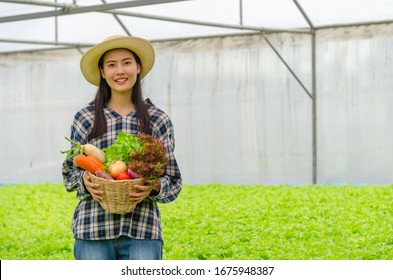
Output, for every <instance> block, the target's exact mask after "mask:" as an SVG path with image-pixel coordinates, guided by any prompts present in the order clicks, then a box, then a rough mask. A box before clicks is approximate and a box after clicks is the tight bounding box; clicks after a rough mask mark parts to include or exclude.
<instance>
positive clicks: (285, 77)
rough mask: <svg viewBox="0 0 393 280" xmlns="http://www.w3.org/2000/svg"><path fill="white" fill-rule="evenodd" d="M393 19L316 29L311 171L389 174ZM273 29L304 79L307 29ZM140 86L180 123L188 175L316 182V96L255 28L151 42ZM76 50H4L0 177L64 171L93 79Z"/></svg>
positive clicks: (364, 178) (30, 178)
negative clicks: (151, 55) (148, 67)
mask: <svg viewBox="0 0 393 280" xmlns="http://www.w3.org/2000/svg"><path fill="white" fill-rule="evenodd" d="M392 27H393V25H374V26H367V27H352V28H340V29H328V30H323V31H319V32H318V33H317V110H318V115H317V127H318V129H317V133H318V154H317V155H318V169H317V182H318V183H319V184H327V183H352V184H363V183H370V184H374V183H375V184H387V183H390V182H391V181H392V179H393V172H392V158H393V144H392V141H391V139H392V136H393V119H392V118H393V116H392V114H391V112H392V110H391V107H392V105H391V104H393V103H392V102H393V92H392V88H393V84H392V83H393V79H392V78H393V77H392V75H393V74H392V67H393V65H392V56H393V28H392ZM268 38H269V40H270V41H271V42H272V43H273V45H274V46H275V47H276V48H277V49H278V50H279V52H280V53H281V54H282V56H283V57H284V58H285V59H286V61H287V62H288V64H289V65H290V66H291V67H292V69H293V70H294V71H295V73H296V74H297V75H298V77H299V78H300V79H301V80H302V82H303V83H304V84H305V86H306V87H308V88H309V89H311V45H310V37H309V36H308V35H293V34H284V33H282V34H274V35H269V36H268ZM155 48H156V51H157V60H156V64H155V67H154V69H153V71H152V72H151V73H150V74H149V75H148V77H146V79H145V81H144V89H145V97H149V98H151V99H152V101H153V103H155V104H156V105H158V106H159V107H161V108H162V109H163V110H164V111H166V112H167V113H168V114H169V115H170V117H171V118H172V121H173V123H174V125H175V134H176V135H175V136H176V150H175V154H176V156H177V159H178V162H179V165H180V168H181V171H182V174H183V178H184V182H185V183H191V184H201V183H225V184H226V183H236V184H254V183H258V184H308V183H311V182H312V141H311V135H312V127H311V114H312V113H311V100H310V97H309V96H308V95H307V94H306V93H305V91H304V90H303V88H302V87H301V86H300V85H299V84H298V82H297V81H296V80H295V79H294V78H293V76H292V75H291V74H290V73H289V71H288V69H287V68H286V67H285V66H284V65H283V63H282V62H281V61H280V60H279V59H278V58H277V56H276V55H275V53H274V52H273V51H272V49H271V48H270V47H269V46H268V45H267V44H266V42H265V41H264V40H263V38H262V37H260V36H259V35H252V36H251V35H250V36H239V37H223V38H209V39H207V38H206V39H195V40H187V41H173V42H162V43H155ZM80 56H81V55H80V53H79V52H77V51H72V50H69V51H53V52H46V53H43V52H39V53H30V54H29V53H23V54H8V55H1V56H0V95H1V103H0V131H1V133H2V135H3V137H0V158H1V163H0V183H8V182H12V183H18V182H60V181H61V180H62V178H61V162H62V160H63V158H64V155H62V154H60V150H64V149H67V148H68V144H67V142H66V140H65V139H64V136H68V135H69V128H70V125H71V122H72V118H73V115H74V113H75V112H76V111H77V110H78V109H79V108H81V107H82V106H84V105H85V104H87V102H89V101H90V100H91V99H92V98H93V97H94V94H95V90H96V89H95V88H94V87H93V86H90V85H89V84H88V83H87V82H86V81H84V80H83V78H82V76H81V74H80V71H79V59H80Z"/></svg>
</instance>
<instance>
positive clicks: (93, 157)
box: [87, 155, 104, 170]
mask: <svg viewBox="0 0 393 280" xmlns="http://www.w3.org/2000/svg"><path fill="white" fill-rule="evenodd" d="M87 158H88V159H90V160H91V161H93V162H95V164H97V166H98V167H100V168H101V170H103V169H104V164H103V163H102V162H101V161H100V160H98V159H97V158H96V157H95V156H93V155H87Z"/></svg>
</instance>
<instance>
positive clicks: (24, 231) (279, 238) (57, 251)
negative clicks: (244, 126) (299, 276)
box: [0, 184, 393, 260]
mask: <svg viewBox="0 0 393 280" xmlns="http://www.w3.org/2000/svg"><path fill="white" fill-rule="evenodd" d="M392 197H393V186H364V187H357V186H339V187H338V186H299V187H293V186H239V185H226V186H222V185H200V186H189V185H185V186H184V188H183V190H182V192H181V194H180V196H179V198H178V199H177V200H175V201H174V202H172V203H169V204H165V205H160V209H161V214H162V219H163V235H164V241H165V244H164V259H169V260H197V259H203V260H204V259H206V260H222V259H227V260H261V259H270V260H333V259H334V260H364V259H366V260H371V259H376V260H391V259H393V199H392ZM0 203H1V207H0V221H1V222H0V259H2V260H5V259H17V260H29V259H35V260H37V259H43V260H57V259H64V260H67V259H73V237H72V234H71V231H70V224H71V218H72V215H73V211H74V208H75V206H76V204H77V199H76V198H75V193H67V192H66V190H65V188H64V186H63V185H61V184H36V185H17V186H3V187H0Z"/></svg>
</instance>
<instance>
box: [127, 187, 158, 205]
mask: <svg viewBox="0 0 393 280" xmlns="http://www.w3.org/2000/svg"><path fill="white" fill-rule="evenodd" d="M134 188H135V191H133V192H130V193H128V195H129V197H130V201H132V202H135V203H139V202H141V201H142V200H144V199H145V198H146V197H148V196H149V195H150V192H151V191H152V189H153V188H152V186H141V185H135V186H134Z"/></svg>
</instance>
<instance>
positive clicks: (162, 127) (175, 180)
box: [151, 110, 182, 203]
mask: <svg viewBox="0 0 393 280" xmlns="http://www.w3.org/2000/svg"><path fill="white" fill-rule="evenodd" d="M152 123H153V136H154V137H157V138H159V139H160V140H161V141H163V143H164V146H165V149H166V153H167V156H168V166H167V168H166V170H165V172H164V174H163V176H161V178H160V180H161V189H160V191H159V193H158V194H157V195H155V196H152V197H151V199H153V200H155V201H157V202H160V203H169V202H171V201H173V200H175V199H176V198H177V197H178V195H179V193H180V191H181V189H182V178H181V174H180V170H179V166H178V164H177V161H176V158H175V154H174V150H175V137H174V128H173V124H172V122H171V120H170V118H169V116H168V115H167V114H165V113H164V112H162V111H160V110H158V112H156V113H155V114H153V116H152Z"/></svg>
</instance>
